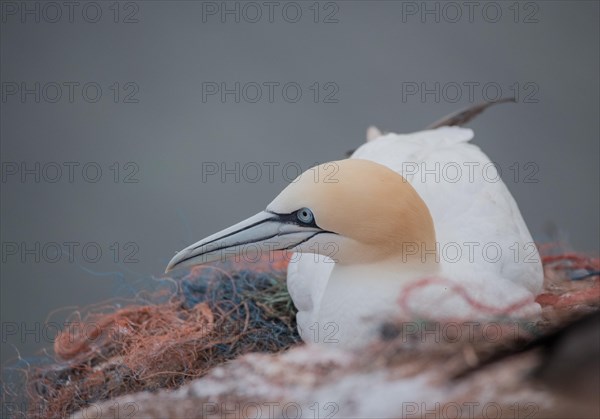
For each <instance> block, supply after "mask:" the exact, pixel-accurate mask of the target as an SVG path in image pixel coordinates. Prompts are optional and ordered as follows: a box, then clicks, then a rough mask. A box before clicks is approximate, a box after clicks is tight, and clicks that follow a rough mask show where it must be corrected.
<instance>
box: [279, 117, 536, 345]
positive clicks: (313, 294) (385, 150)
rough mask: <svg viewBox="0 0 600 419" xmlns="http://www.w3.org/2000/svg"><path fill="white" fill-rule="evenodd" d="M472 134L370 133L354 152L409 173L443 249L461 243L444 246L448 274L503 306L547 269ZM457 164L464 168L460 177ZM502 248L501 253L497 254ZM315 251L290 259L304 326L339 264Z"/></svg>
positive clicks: (446, 130)
mask: <svg viewBox="0 0 600 419" xmlns="http://www.w3.org/2000/svg"><path fill="white" fill-rule="evenodd" d="M472 138H473V131H472V130H470V129H465V128H459V127H442V128H438V129H435V130H428V131H421V132H416V133H412V134H403V135H401V134H386V135H383V136H380V137H378V138H376V139H370V141H369V142H368V143H366V144H363V145H362V146H361V147H360V148H359V149H358V150H356V152H355V153H354V154H353V155H352V157H351V158H358V159H365V160H372V161H374V162H377V163H380V164H383V165H385V166H387V167H389V168H391V169H392V170H394V171H396V172H397V173H399V174H401V175H403V176H404V177H405V178H406V179H407V180H408V181H409V182H410V183H411V185H412V186H413V187H414V188H415V190H416V191H417V192H418V193H419V195H420V196H421V198H422V199H423V200H424V201H425V203H426V205H427V206H428V208H429V210H430V212H431V215H432V218H433V222H434V228H435V231H436V238H437V242H438V244H439V246H440V250H442V249H443V248H444V246H446V248H445V249H446V252H449V251H451V250H454V251H455V250H456V249H457V248H460V249H462V257H460V258H459V259H457V260H454V255H455V253H452V254H451V255H450V254H444V252H441V260H440V262H441V272H442V274H443V276H444V277H445V278H447V279H449V280H451V281H453V282H456V283H457V284H461V285H463V286H464V287H465V288H468V289H469V293H470V295H471V296H472V297H473V298H475V299H477V301H479V302H481V303H483V304H487V305H493V306H496V307H502V306H506V305H510V304H513V303H515V302H517V301H520V300H522V299H523V298H527V297H528V296H530V297H531V296H533V295H536V294H538V293H539V292H540V290H541V287H542V282H543V271H542V267H541V263H540V260H539V255H538V253H537V249H536V248H535V246H534V244H533V240H532V238H531V235H530V233H529V231H528V229H527V226H526V225H525V222H524V220H523V218H522V216H521V213H520V211H519V208H518V206H517V204H516V202H515V200H514V199H513V197H512V195H511V194H510V192H509V191H508V189H507V187H506V185H505V184H504V182H503V181H502V180H501V179H499V178H498V179H497V180H496V176H494V173H495V172H494V167H493V166H492V162H491V161H490V159H489V158H488V157H487V156H486V155H485V154H484V153H483V152H482V151H481V150H480V149H479V147H477V146H475V145H473V144H470V143H469V141H470V140H471V139H472ZM470 167H471V169H470ZM458 169H460V170H461V171H462V172H461V173H460V175H459V176H458V177H456V174H458V173H459V171H458ZM415 170H416V172H415ZM425 170H428V171H429V172H426V171H425ZM427 173H429V174H427ZM436 176H437V178H436ZM465 243H475V244H470V245H466V244H465ZM469 246H470V247H469ZM484 246H487V250H488V253H487V254H484V252H483V248H484ZM498 248H499V249H500V250H501V254H500V257H499V259H498V260H497V261H495V256H494V250H496V249H498ZM469 249H473V255H471V254H470V252H469ZM307 256H309V257H307ZM312 256H313V255H303V257H301V258H299V260H297V261H294V262H292V263H290V265H289V267H288V279H287V281H288V287H289V291H290V295H291V296H292V299H293V300H294V302H295V303H296V305H297V308H298V310H299V313H298V324H299V327H300V329H306V328H308V327H310V325H312V324H313V323H314V322H315V321H316V319H318V317H319V316H318V313H319V311H320V305H321V299H322V298H323V294H324V293H325V290H326V287H327V282H328V279H329V277H330V275H331V271H332V267H333V263H331V261H329V263H328V261H326V260H325V258H322V257H320V258H318V259H315V258H314V257H312ZM449 256H452V262H450V261H449V259H451V258H450V257H449ZM471 256H473V257H471ZM490 256H491V257H490ZM434 293H435V292H434ZM432 295H433V294H432V292H431V290H430V292H429V293H428V294H427V297H426V298H429V299H430V301H431V298H432ZM424 298H425V297H424ZM414 301H415V302H417V301H421V302H422V301H423V300H422V299H414ZM419 307H420V308H421V309H422V308H423V307H422V304H420V303H419V304H417V303H415V304H414V307H413V308H415V309H417V308H419ZM432 310H435V311H438V312H439V311H444V310H454V313H452V314H456V315H474V313H473V312H472V311H469V310H468V309H466V305H465V304H464V302H463V303H462V304H459V303H458V302H457V301H454V302H452V301H448V302H447V304H446V305H443V304H442V305H436V306H435V308H434V307H431V309H430V313H429V314H431V311H432ZM536 310H539V306H537V305H536V304H532V305H530V306H529V308H528V309H527V310H525V312H523V311H522V312H520V314H528V315H532V314H534V312H536ZM422 314H427V313H422ZM304 334H306V331H304ZM305 340H306V339H305Z"/></svg>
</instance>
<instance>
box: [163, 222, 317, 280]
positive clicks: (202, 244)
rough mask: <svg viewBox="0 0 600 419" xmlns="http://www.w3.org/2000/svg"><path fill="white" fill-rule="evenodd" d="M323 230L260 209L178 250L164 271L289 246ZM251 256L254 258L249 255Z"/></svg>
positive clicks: (285, 248)
mask: <svg viewBox="0 0 600 419" xmlns="http://www.w3.org/2000/svg"><path fill="white" fill-rule="evenodd" d="M322 232H324V231H323V230H321V229H320V228H318V227H312V226H304V225H299V224H298V223H296V222H295V219H294V218H293V217H291V216H290V214H275V213H272V212H268V211H262V212H259V213H258V214H256V215H254V216H252V217H250V218H248V219H246V220H244V221H241V222H239V223H237V224H236V225H234V226H231V227H229V228H226V229H225V230H222V231H220V232H218V233H216V234H213V235H212V236H209V237H207V238H205V239H203V240H200V241H199V242H197V243H195V244H193V245H191V246H189V247H186V248H185V249H183V250H182V251H180V252H178V253H177V254H176V255H175V256H174V257H173V259H171V261H170V262H169V264H168V265H167V269H166V271H165V273H167V272H169V271H172V270H173V269H176V268H182V267H186V266H194V265H199V264H202V263H207V262H213V261H216V260H224V259H226V258H228V257H232V256H236V255H244V253H245V252H253V255H254V254H256V252H267V253H262V254H268V252H270V251H273V250H287V249H293V248H294V247H296V246H298V245H299V244H301V243H304V242H306V241H308V240H310V239H311V238H312V237H313V236H315V235H317V234H319V233H322ZM252 260H256V259H255V258H253V259H252Z"/></svg>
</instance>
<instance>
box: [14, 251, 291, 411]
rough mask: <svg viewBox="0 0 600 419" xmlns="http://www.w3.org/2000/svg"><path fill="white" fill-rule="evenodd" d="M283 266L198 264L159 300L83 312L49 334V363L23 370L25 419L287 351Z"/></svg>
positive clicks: (287, 307)
mask: <svg viewBox="0 0 600 419" xmlns="http://www.w3.org/2000/svg"><path fill="white" fill-rule="evenodd" d="M286 267H287V263H286V262H285V260H283V259H282V258H281V257H278V258H273V257H271V259H270V260H266V259H265V260H262V261H261V263H258V264H256V265H255V266H254V267H253V269H248V268H249V266H247V265H243V264H237V265H236V264H235V263H221V264H213V265H207V266H198V267H195V268H193V269H192V270H191V271H188V272H185V273H184V274H185V275H184V276H182V277H178V278H174V281H175V284H176V292H174V293H173V295H171V296H170V297H169V298H168V299H167V301H166V302H165V301H163V302H152V298H151V299H150V301H145V302H144V303H142V304H140V303H139V302H133V303H132V304H131V305H129V306H127V307H125V308H120V309H115V308H112V309H110V307H109V310H108V311H106V310H103V311H102V310H101V312H90V313H88V314H86V315H85V317H84V318H83V319H81V320H80V321H78V322H73V323H72V324H71V327H69V328H68V329H67V330H64V331H63V332H62V333H60V334H59V335H58V336H57V337H56V340H55V342H54V352H55V356H56V363H55V364H52V365H49V366H44V367H37V368H35V367H34V368H31V369H30V371H28V374H27V375H28V376H29V378H28V383H27V392H28V398H29V401H28V402H29V403H28V404H29V407H28V411H27V412H26V415H25V416H26V417H65V416H68V415H70V414H72V413H73V412H74V411H77V410H79V409H81V408H83V407H85V406H87V405H89V404H91V403H96V402H99V401H102V400H107V399H110V398H113V397H116V396H119V395H123V394H128V393H133V392H138V391H143V390H149V391H155V390H158V389H169V388H176V387H179V386H181V385H182V384H184V383H186V382H188V381H189V380H191V379H194V378H198V377H201V376H203V375H204V374H206V372H207V371H209V370H210V369H211V368H212V367H214V366H216V365H219V364H222V363H224V362H226V361H228V360H231V359H234V358H236V357H238V356H240V355H242V354H245V353H248V352H277V351H281V350H285V349H286V348H289V347H290V346H292V345H294V344H295V343H297V342H299V341H300V337H299V335H298V333H297V330H296V323H295V309H294V306H293V303H292V301H291V298H290V297H289V294H288V293H287V289H286V284H285V276H286ZM163 293H164V292H163ZM163 293H160V292H159V293H157V294H156V295H155V298H154V299H155V300H156V301H160V300H164V299H165V298H164V296H163V295H161V294H163Z"/></svg>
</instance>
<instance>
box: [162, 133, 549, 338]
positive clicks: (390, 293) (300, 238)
mask: <svg viewBox="0 0 600 419" xmlns="http://www.w3.org/2000/svg"><path fill="white" fill-rule="evenodd" d="M472 137H473V132H472V130H470V129H464V128H459V127H441V128H437V129H432V130H426V131H421V132H416V133H413V134H407V135H398V134H386V135H382V136H380V137H378V138H376V139H373V140H372V141H369V142H368V143H366V144H363V146H361V147H360V148H359V149H358V150H356V152H354V154H353V155H352V156H351V158H350V159H346V160H340V161H335V162H330V163H325V164H322V165H319V166H316V167H314V168H312V169H309V170H307V171H306V172H304V173H303V174H302V175H300V176H299V177H298V178H297V179H296V180H294V181H293V182H292V183H291V184H290V185H288V186H287V187H286V188H285V189H284V190H283V191H282V192H281V193H280V194H279V195H278V196H277V197H276V198H275V199H274V200H273V201H272V202H271V203H270V204H268V205H267V207H266V209H265V210H264V211H261V212H259V213H258V214H256V215H254V216H252V217H250V218H248V219H246V220H244V221H242V222H240V223H238V224H235V225H234V226H232V227H229V228H227V229H225V230H223V231H220V232H218V233H216V234H214V235H212V236H209V237H207V238H205V239H203V240H201V241H199V242H197V243H195V244H193V245H191V246H189V247H187V248H185V249H184V250H182V251H180V252H179V253H177V254H176V255H175V256H174V257H173V259H172V260H171V261H170V263H169V264H168V267H167V272H168V271H170V270H172V269H174V268H178V267H183V266H192V265H197V264H201V263H205V262H210V261H214V260H218V259H221V258H225V257H230V256H234V255H240V254H242V255H243V254H244V252H248V251H249V249H250V251H256V250H257V249H260V250H261V251H263V252H268V251H272V250H282V249H287V250H290V251H293V252H297V254H299V255H300V256H301V257H299V258H293V259H292V260H291V261H290V264H289V266H288V278H287V283H288V289H289V292H290V295H291V297H292V299H293V301H294V304H295V305H296V307H297V309H298V314H297V320H298V328H299V332H300V335H301V336H302V338H303V340H304V341H305V342H307V343H312V342H316V343H324V344H336V345H340V346H342V347H350V348H353V347H360V346H363V345H364V344H366V343H368V342H369V341H370V340H371V339H372V338H374V337H375V336H376V335H377V334H378V325H379V324H380V323H381V321H382V320H385V319H389V318H390V316H396V315H403V316H410V317H412V318H428V319H471V320H472V319H486V318H495V316H498V315H499V314H502V315H509V316H512V317H518V318H522V317H534V316H536V315H538V314H539V312H540V307H539V305H538V304H537V303H535V302H534V297H535V295H537V294H538V293H539V292H540V290H541V287H542V281H543V273H542V267H541V262H540V258H539V255H538V253H537V249H536V247H535V245H534V244H533V240H532V238H531V235H530V233H529V231H528V229H527V227H526V225H525V222H524V221H523V218H522V216H521V214H520V212H519V209H518V207H517V205H516V203H515V201H514V199H513V197H512V196H511V194H510V192H509V191H508V189H507V188H506V186H505V184H504V183H503V182H502V180H500V179H499V178H498V179H496V178H494V179H493V180H492V179H491V178H490V175H489V173H488V174H485V173H484V172H482V168H485V169H486V170H489V165H490V164H491V161H490V160H489V158H488V157H487V156H486V155H485V154H484V153H483V152H482V151H481V150H480V149H479V148H478V147H477V146H475V145H472V144H470V143H469V140H470V139H471V138H472ZM420 165H424V166H425V167H421V168H420V170H429V172H428V173H430V176H421V173H418V174H416V173H415V167H416V168H417V169H419V167H420ZM444 165H446V167H448V165H449V166H452V167H456V166H458V167H460V168H462V170H463V173H462V175H460V176H458V178H456V176H454V175H452V177H449V176H438V177H435V175H436V174H435V173H432V171H435V170H442V169H441V167H444ZM469 167H470V168H473V167H475V168H478V169H479V170H475V171H474V173H472V172H473V171H471V172H467V171H468V170H470V169H469ZM436 168H437V169H436ZM490 249H491V250H490ZM448 252H454V253H448ZM484 252H485V253H484ZM459 253H460V255H459ZM457 255H458V256H457ZM435 278H443V279H444V280H443V281H436V280H435ZM424 279H425V280H427V279H431V281H430V282H427V281H425V282H422V284H421V285H422V286H420V287H415V285H419V283H420V282H419V281H423V280H424ZM459 291H460V292H459ZM403 292H410V296H408V298H407V299H406V301H404V303H406V304H404V305H403V306H402V307H401V305H400V303H399V299H400V296H401V295H402V293H403ZM464 292H466V293H467V295H464ZM473 302H475V303H476V304H473Z"/></svg>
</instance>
